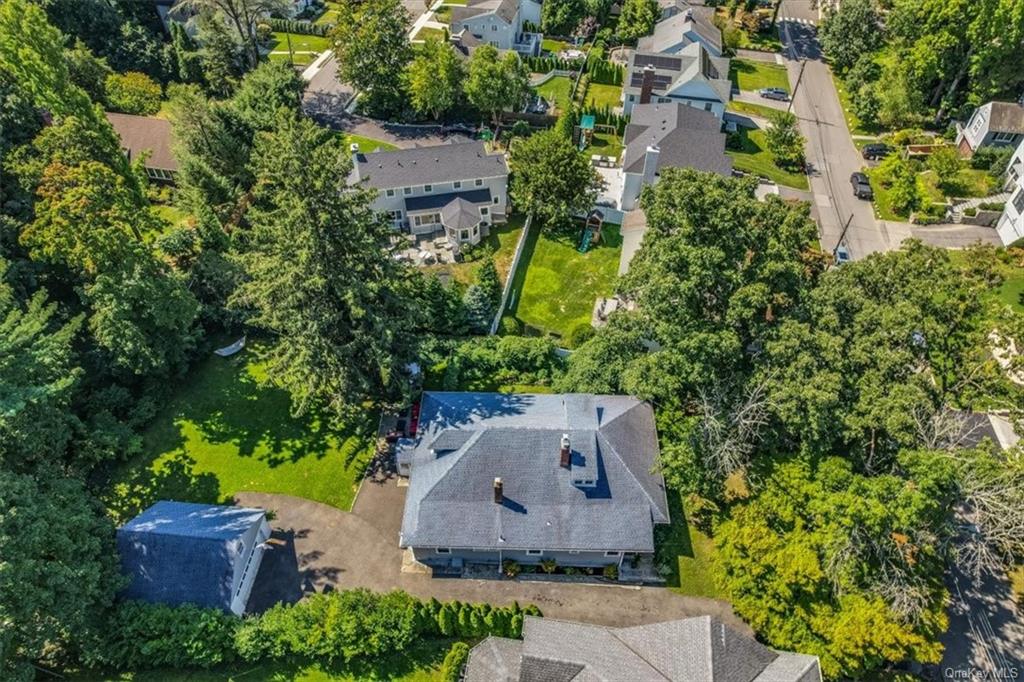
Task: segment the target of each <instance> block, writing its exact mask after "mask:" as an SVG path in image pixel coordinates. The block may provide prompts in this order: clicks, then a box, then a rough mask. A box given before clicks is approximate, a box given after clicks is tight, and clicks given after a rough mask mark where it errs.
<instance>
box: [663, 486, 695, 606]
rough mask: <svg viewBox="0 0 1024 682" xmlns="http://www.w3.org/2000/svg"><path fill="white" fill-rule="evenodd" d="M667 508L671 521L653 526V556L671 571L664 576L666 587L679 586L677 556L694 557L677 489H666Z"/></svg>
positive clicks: (684, 513) (687, 525)
mask: <svg viewBox="0 0 1024 682" xmlns="http://www.w3.org/2000/svg"><path fill="white" fill-rule="evenodd" d="M666 492H667V494H668V508H669V510H670V517H671V519H672V523H671V524H669V525H667V526H655V527H654V547H655V557H656V558H657V563H658V564H663V563H664V564H666V565H667V566H669V567H670V568H671V569H672V573H671V574H670V575H668V576H667V577H666V578H665V585H666V586H667V587H680V580H679V557H681V556H684V557H688V558H690V559H693V558H695V554H694V551H693V542H691V540H690V525H689V522H688V521H687V519H686V512H685V510H684V509H683V501H682V498H681V497H680V495H679V491H677V490H672V489H668V490H667V491H666Z"/></svg>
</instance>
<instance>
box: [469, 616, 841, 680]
mask: <svg viewBox="0 0 1024 682" xmlns="http://www.w3.org/2000/svg"><path fill="white" fill-rule="evenodd" d="M464 679H465V682H581V681H583V680H630V681H631V682H632V681H635V682H821V665H820V663H819V662H818V658H817V657H816V656H808V655H805V654H796V653H789V652H786V651H775V650H773V649H769V648H768V647H766V646H764V645H763V644H761V643H759V642H758V641H757V640H755V639H753V638H751V637H747V636H745V635H742V634H740V633H738V632H736V631H735V630H733V629H731V628H729V627H728V626H726V625H724V624H722V623H721V622H719V621H718V620H716V619H715V618H712V617H711V616H698V617H695V618H683V619H680V620H672V621H667V622H664V623H654V624H652V625H638V626H635V627H626V628H617V627H605V626H601V625H587V624H584V623H573V622H568V621H561V620H554V619H551V618H537V617H535V616H527V617H526V618H525V619H524V621H523V639H522V640H518V639H507V638H504V637H488V638H486V639H484V640H483V641H482V642H480V643H479V644H477V645H476V646H475V647H473V649H472V650H471V651H470V653H469V660H468V661H467V663H466V670H465V678H464Z"/></svg>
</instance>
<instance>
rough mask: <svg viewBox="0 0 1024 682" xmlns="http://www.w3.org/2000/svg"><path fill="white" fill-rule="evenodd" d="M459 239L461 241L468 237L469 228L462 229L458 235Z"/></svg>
mask: <svg viewBox="0 0 1024 682" xmlns="http://www.w3.org/2000/svg"><path fill="white" fill-rule="evenodd" d="M459 239H461V240H462V241H467V240H468V239H469V230H463V231H462V234H461V235H460V236H459Z"/></svg>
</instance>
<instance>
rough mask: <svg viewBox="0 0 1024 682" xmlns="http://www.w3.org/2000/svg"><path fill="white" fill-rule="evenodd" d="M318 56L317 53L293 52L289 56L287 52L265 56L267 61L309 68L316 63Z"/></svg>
mask: <svg viewBox="0 0 1024 682" xmlns="http://www.w3.org/2000/svg"><path fill="white" fill-rule="evenodd" d="M318 56H320V55H319V53H317V52H293V53H292V54H290V55H289V54H288V53H287V52H278V53H276V54H270V55H267V59H269V60H270V61H272V62H284V63H286V64H293V65H294V66H309V65H310V64H312V63H313V62H314V61H316V58H317V57H318Z"/></svg>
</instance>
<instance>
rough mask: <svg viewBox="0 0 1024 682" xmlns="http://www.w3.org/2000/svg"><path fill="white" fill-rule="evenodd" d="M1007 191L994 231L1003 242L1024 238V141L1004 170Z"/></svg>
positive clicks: (1010, 242)
mask: <svg viewBox="0 0 1024 682" xmlns="http://www.w3.org/2000/svg"><path fill="white" fill-rule="evenodd" d="M1006 180H1007V191H1008V192H1010V199H1009V201H1007V202H1006V208H1004V209H1003V216H1002V217H1001V218H1000V219H999V224H998V225H997V226H996V231H997V232H998V233H999V238H1000V239H1001V240H1002V242H1003V244H1006V245H1009V244H1013V243H1014V242H1016V241H1019V240H1021V239H1024V141H1022V142H1021V143H1020V145H1018V147H1017V151H1016V152H1014V154H1013V158H1012V159H1010V165H1009V167H1008V168H1007V171H1006Z"/></svg>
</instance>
